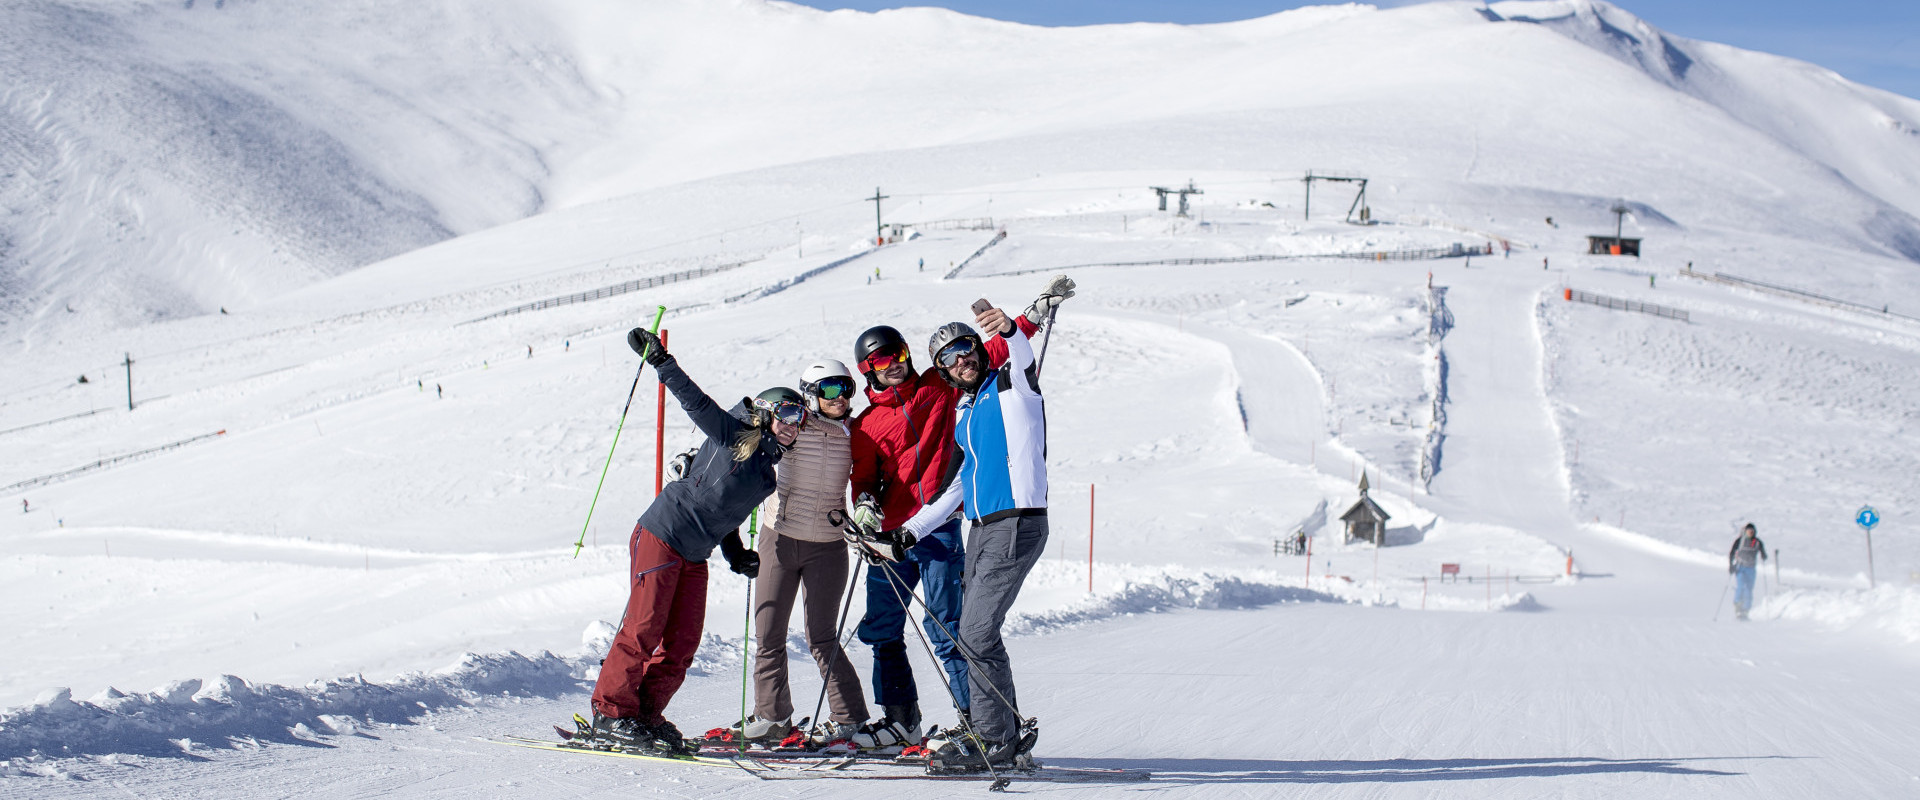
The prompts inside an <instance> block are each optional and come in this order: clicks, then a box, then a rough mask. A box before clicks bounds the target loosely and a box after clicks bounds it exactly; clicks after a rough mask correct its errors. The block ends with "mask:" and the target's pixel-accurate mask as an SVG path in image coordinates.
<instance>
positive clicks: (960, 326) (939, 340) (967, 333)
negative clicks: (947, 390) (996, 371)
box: [927, 322, 986, 389]
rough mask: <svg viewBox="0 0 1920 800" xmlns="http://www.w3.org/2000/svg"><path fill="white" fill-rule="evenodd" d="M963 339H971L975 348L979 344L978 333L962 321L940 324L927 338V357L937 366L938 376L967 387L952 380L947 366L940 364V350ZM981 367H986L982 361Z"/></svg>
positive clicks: (956, 384)
mask: <svg viewBox="0 0 1920 800" xmlns="http://www.w3.org/2000/svg"><path fill="white" fill-rule="evenodd" d="M965 339H972V340H973V346H974V347H976V348H977V347H980V346H981V342H980V334H979V333H978V332H975V331H974V329H973V328H972V327H971V326H969V325H967V324H966V323H964V322H949V323H947V324H945V325H942V326H940V328H939V329H938V330H936V331H934V332H933V336H932V337H931V338H929V339H927V357H928V358H930V359H932V360H933V364H934V366H936V367H939V370H938V371H939V373H940V377H941V378H942V379H944V380H946V382H947V383H949V384H952V385H954V386H959V387H960V388H962V389H965V388H967V387H965V386H961V385H960V384H959V383H958V382H956V381H954V379H953V378H952V377H951V376H949V375H947V368H946V367H945V366H943V365H941V364H940V351H941V350H945V349H946V348H947V346H948V345H951V344H953V343H955V342H958V341H962V340H965ZM981 368H982V370H983V371H984V370H985V368H986V364H985V362H984V361H983V362H982V363H981Z"/></svg>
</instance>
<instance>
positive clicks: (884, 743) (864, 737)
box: [853, 704, 921, 753]
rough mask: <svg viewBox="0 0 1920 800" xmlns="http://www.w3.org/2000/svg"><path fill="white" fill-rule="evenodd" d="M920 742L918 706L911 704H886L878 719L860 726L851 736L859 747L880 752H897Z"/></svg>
mask: <svg viewBox="0 0 1920 800" xmlns="http://www.w3.org/2000/svg"><path fill="white" fill-rule="evenodd" d="M920 742H921V737H920V708H919V707H918V706H916V705H912V704H907V705H898V706H887V707H886V714H885V715H884V716H882V717H880V719H879V721H877V722H873V723H870V724H867V725H864V726H862V727H861V728H860V731H859V732H858V733H856V734H854V736H853V743H854V744H855V745H857V746H858V747H859V748H860V749H862V750H874V751H880V752H892V753H898V752H900V749H901V748H904V747H907V746H908V745H916V744H919V743H920Z"/></svg>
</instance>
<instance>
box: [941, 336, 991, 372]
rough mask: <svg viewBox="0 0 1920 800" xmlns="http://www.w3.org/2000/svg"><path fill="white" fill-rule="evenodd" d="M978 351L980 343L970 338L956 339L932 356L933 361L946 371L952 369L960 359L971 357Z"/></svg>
mask: <svg viewBox="0 0 1920 800" xmlns="http://www.w3.org/2000/svg"><path fill="white" fill-rule="evenodd" d="M979 349H980V342H978V341H976V340H974V339H973V338H971V337H968V338H964V339H957V340H955V341H954V342H953V343H952V344H949V345H947V346H946V347H942V348H940V352H938V353H935V354H934V356H933V360H934V363H937V364H939V365H940V367H941V369H946V368H949V367H952V366H953V365H954V364H955V363H956V362H958V361H959V360H960V359H961V358H964V357H966V356H970V355H973V354H974V353H975V352H977V351H978V350H979Z"/></svg>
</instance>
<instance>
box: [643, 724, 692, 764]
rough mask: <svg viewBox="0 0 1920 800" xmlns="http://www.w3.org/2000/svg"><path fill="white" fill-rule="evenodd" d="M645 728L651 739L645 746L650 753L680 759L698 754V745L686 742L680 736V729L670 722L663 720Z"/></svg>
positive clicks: (685, 739)
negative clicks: (679, 757)
mask: <svg viewBox="0 0 1920 800" xmlns="http://www.w3.org/2000/svg"><path fill="white" fill-rule="evenodd" d="M646 727H647V733H648V734H649V736H650V737H651V738H652V741H651V742H649V743H648V745H647V749H648V750H649V751H650V752H653V753H657V754H659V755H663V756H682V757H684V756H692V755H695V754H697V753H699V752H700V745H699V744H697V743H695V742H689V741H687V737H685V736H682V735H681V734H680V729H679V728H676V727H674V725H673V723H671V722H668V721H666V720H664V719H663V720H660V723H659V724H657V725H649V726H646Z"/></svg>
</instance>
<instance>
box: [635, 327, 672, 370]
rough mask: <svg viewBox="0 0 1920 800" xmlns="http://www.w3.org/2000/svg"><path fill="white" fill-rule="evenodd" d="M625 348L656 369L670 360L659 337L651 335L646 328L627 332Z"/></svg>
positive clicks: (665, 347) (651, 332)
mask: <svg viewBox="0 0 1920 800" xmlns="http://www.w3.org/2000/svg"><path fill="white" fill-rule="evenodd" d="M627 346H628V347H631V348H633V352H636V353H639V354H640V355H641V357H643V358H645V359H646V360H647V363H648V364H651V365H653V366H656V367H657V366H660V365H661V364H665V363H667V359H669V358H672V356H669V355H667V346H666V345H665V344H662V343H661V341H660V337H658V336H655V335H653V331H650V330H647V329H646V328H634V329H633V330H630V331H627Z"/></svg>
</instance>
